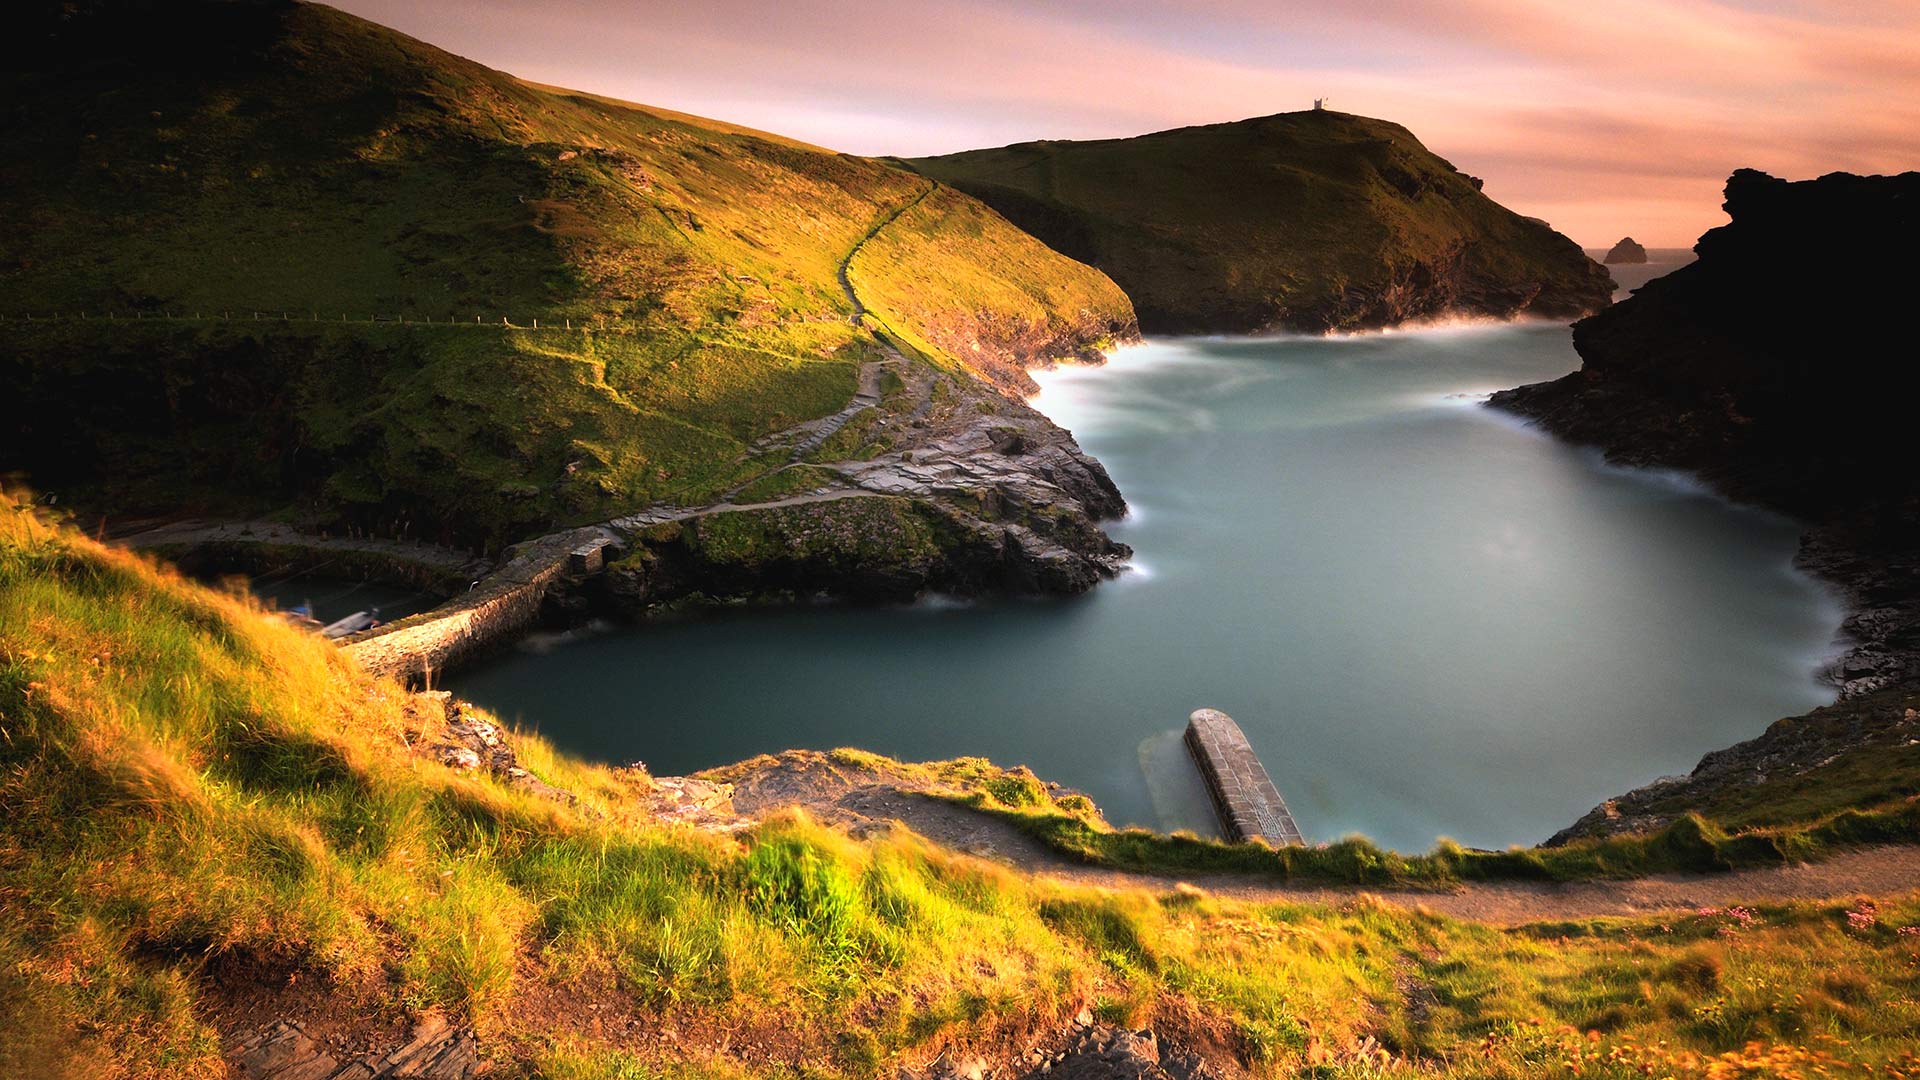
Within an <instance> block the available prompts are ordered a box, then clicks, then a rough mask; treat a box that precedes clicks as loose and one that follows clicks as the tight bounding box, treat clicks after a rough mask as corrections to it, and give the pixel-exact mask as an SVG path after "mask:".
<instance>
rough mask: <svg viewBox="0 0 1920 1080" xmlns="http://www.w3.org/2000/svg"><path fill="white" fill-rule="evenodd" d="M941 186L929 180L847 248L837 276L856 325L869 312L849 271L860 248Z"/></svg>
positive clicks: (835, 272) (836, 270)
mask: <svg viewBox="0 0 1920 1080" xmlns="http://www.w3.org/2000/svg"><path fill="white" fill-rule="evenodd" d="M939 187H940V184H939V182H938V181H934V180H929V181H927V186H926V189H925V190H923V191H921V192H920V194H918V195H915V196H914V197H913V198H911V199H909V200H908V201H906V202H904V203H901V204H900V205H899V206H898V207H896V208H895V209H894V211H893V212H892V213H890V214H888V215H887V216H886V217H883V218H881V219H880V220H879V221H876V222H874V223H873V227H872V228H870V229H868V230H867V232H866V235H864V236H862V237H861V238H860V239H858V240H856V241H854V244H853V247H851V248H849V249H847V253H846V255H845V256H843V257H842V258H841V260H840V265H839V266H838V267H836V268H835V269H834V274H835V276H836V277H838V278H839V279H840V291H841V292H844V293H846V294H847V303H849V304H851V305H853V317H852V319H853V323H854V325H856V326H858V325H860V322H861V320H862V319H864V318H866V314H867V305H865V304H863V303H861V302H860V294H859V293H857V292H855V291H854V288H853V280H852V278H850V277H848V272H849V271H850V270H851V269H852V268H853V259H854V256H856V255H858V254H860V249H861V248H863V247H866V246H867V241H869V240H872V239H873V238H874V237H876V236H878V235H880V231H881V230H882V229H885V228H886V227H887V226H889V225H891V224H893V223H894V222H896V221H899V220H900V216H901V215H902V214H905V213H906V212H907V211H909V210H911V209H913V208H914V207H916V206H919V205H920V204H921V203H923V202H925V201H926V200H927V196H929V195H931V194H933V193H934V192H935V191H936V190H938V189H939ZM875 336H879V335H875ZM881 344H882V345H887V344H888V342H887V341H886V339H885V338H881Z"/></svg>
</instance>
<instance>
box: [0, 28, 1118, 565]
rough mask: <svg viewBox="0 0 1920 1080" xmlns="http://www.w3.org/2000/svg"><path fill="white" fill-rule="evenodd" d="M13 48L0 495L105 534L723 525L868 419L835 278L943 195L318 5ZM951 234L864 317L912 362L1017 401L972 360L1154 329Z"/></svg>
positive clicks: (1043, 253) (993, 245) (862, 355)
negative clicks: (221, 528) (3, 490)
mask: <svg viewBox="0 0 1920 1080" xmlns="http://www.w3.org/2000/svg"><path fill="white" fill-rule="evenodd" d="M23 23H24V26H25V30H23V33H22V37H23V39H24V40H34V41H36V42H37V43H38V46H39V47H37V48H36V49H34V50H31V51H30V52H28V53H27V54H26V60H25V64H24V66H21V67H16V68H12V69H10V70H9V72H8V74H7V75H6V76H4V78H5V82H6V87H7V94H8V101H9V111H8V121H7V123H6V124H5V125H4V127H0V214H4V215H5V218H6V220H7V221H8V222H9V225H10V227H9V228H8V229H6V230H4V231H0V297H3V298H4V299H0V309H4V310H0V317H4V320H5V321H4V323H0V343H3V344H0V381H4V382H5V384H6V385H8V386H10V387H16V388H19V389H20V390H21V391H23V393H21V394H20V395H19V396H18V397H17V398H16V401H17V402H19V403H22V404H24V405H25V406H26V407H25V408H24V409H23V410H22V418H23V419H24V421H25V423H24V424H23V425H21V426H19V427H17V428H16V427H12V426H10V428H9V430H8V431H7V432H6V433H5V435H0V460H4V461H5V462H6V463H7V464H9V465H11V466H16V467H25V468H26V469H27V470H28V471H29V473H30V475H31V476H32V478H33V480H34V482H35V483H36V484H37V485H38V486H39V487H41V488H42V489H52V490H56V491H57V492H60V493H63V494H68V495H75V496H80V497H82V498H83V499H84V500H85V501H88V502H89V503H90V504H96V505H99V506H102V507H106V508H112V509H118V510H135V509H138V510H178V509H213V510H218V511H258V510H262V509H270V508H274V507H281V506H287V505H295V504H297V505H299V506H301V507H303V508H305V509H307V510H309V511H312V512H315V513H318V514H320V515H322V516H323V517H324V516H326V515H332V516H335V517H337V518H340V519H344V520H345V521H347V522H349V523H354V522H357V523H359V524H361V525H362V526H369V525H371V526H376V527H382V528H389V527H400V526H399V525H397V524H396V523H411V525H412V527H413V528H414V529H415V530H416V532H430V533H437V534H440V535H444V536H448V537H453V538H461V539H489V538H509V539H510V538H514V537H515V535H516V534H517V533H521V532H524V531H526V530H529V529H532V528H535V527H539V526H542V525H545V524H549V523H551V522H555V521H572V520H583V519H588V518H593V517H603V516H607V515H608V514H610V513H613V512H617V511H620V510H624V509H628V508H631V507H634V506H636V505H640V504H645V503H649V502H654V501H658V500H669V501H680V502H697V501H700V500H703V499H706V498H709V497H711V496H712V495H713V494H715V493H717V492H718V491H720V490H724V489H726V488H728V487H731V486H733V485H736V484H738V483H741V482H743V481H745V480H749V479H751V478H752V477H754V476H755V475H758V474H760V473H762V472H764V471H765V470H766V469H767V468H768V467H770V463H768V462H763V461H756V460H754V459H753V455H752V454H751V453H750V452H749V446H750V444H751V443H752V442H753V441H754V440H755V439H756V438H758V437H760V436H761V435H764V434H767V433H769V432H774V431H779V430H782V429H784V428H788V427H790V426H792V425H794V424H796V423H798V422H801V421H804V420H808V419H812V418H815V417H820V416H823V415H827V414H830V413H833V412H835V411H836V410H838V409H839V408H841V407H842V406H843V405H845V404H846V403H847V401H848V399H849V398H850V397H851V396H852V395H853V393H854V391H855V387H856V377H857V370H858V365H859V363H860V362H862V361H863V360H869V359H877V358H879V356H880V353H879V351H878V350H879V346H878V344H877V342H876V340H875V338H874V337H873V336H872V335H871V334H869V333H868V332H866V331H865V330H864V329H862V328H861V327H858V326H855V325H853V324H852V322H851V321H850V318H851V316H852V314H853V305H852V303H851V302H850V300H849V299H848V296H847V294H846V292H845V291H844V290H843V288H842V285H841V281H840V270H841V265H842V262H843V261H844V260H846V259H848V257H849V255H850V254H852V253H853V252H854V250H855V248H856V246H857V245H859V244H860V243H861V241H862V240H863V238H865V237H866V236H867V235H868V234H869V232H871V231H872V230H874V228H875V227H876V226H877V225H880V224H881V223H883V222H886V221H888V220H890V219H891V218H892V216H893V215H894V214H896V213H897V212H899V211H900V210H901V209H902V208H904V207H907V206H910V205H913V204H915V202H916V200H921V199H922V198H923V197H925V196H926V195H927V194H928V192H929V187H930V185H929V183H928V181H926V180H925V179H923V178H921V177H918V176H915V175H913V174H911V173H908V172H905V171H903V170H900V169H898V168H895V167H892V166H889V165H887V164H884V163H881V162H876V161H871V160H866V159H861V158H854V157H848V156H845V155H840V154H834V153H830V152H827V151H823V150H819V149H816V148H811V147H807V146H804V145H802V144H798V143H793V142H789V141H785V140H779V139H775V138H772V137H766V136H762V135H759V134H758V133H753V132H750V131H746V130H744V129H740V128H735V127H731V126H729V125H725V124H718V123H713V122H708V121H702V120H700V119H698V118H694V117H688V116H684V115H682V114H677V113H668V112H664V111H659V112H656V111H651V110H648V109H646V108H645V107H642V106H634V105H626V104H623V103H619V102H614V101H610V100H608V99H604V98H599V97H593V96H588V95H582V94H572V93H569V92H565V91H555V90H549V89H545V88H540V87H535V86H532V85H530V84H527V83H524V82H521V81H518V80H516V79H514V78H512V77H510V76H507V75H505V74H502V73H500V72H496V71H492V70H490V69H488V68H485V67H482V66H480V65H478V64H474V63H471V62H469V61H466V60H463V59H461V58H459V57H455V56H452V55H449V54H447V53H445V52H442V51H441V50H438V49H435V48H433V47H431V46H429V45H425V44H423V43H421V42H418V41H414V40H412V39H409V38H406V37H404V36H402V35H400V34H397V33H394V32H392V31H389V30H386V29H384V28H382V27H379V26H376V25H373V24H371V23H368V22H365V21H363V20H360V19H357V18H353V17H351V16H348V15H345V14H342V13H340V12H338V11H335V10H332V9H330V8H326V7H322V6H319V5H313V4H299V3H291V2H283V0H242V2H232V3H223V2H215V0H191V2H187V3H180V4H168V5H148V4H139V3H127V2H117V0H113V2H109V0H99V2H83V3H43V4H37V5H34V6H32V7H31V8H30V9H29V11H28V13H27V16H26V17H25V19H24V20H23ZM927 204H928V205H929V206H930V207H931V206H940V207H945V208H946V209H945V210H944V211H942V213H941V214H940V215H939V216H937V217H935V216H928V217H926V218H924V219H915V220H914V221H913V222H912V223H911V225H912V227H911V229H910V230H902V232H901V234H900V235H898V236H895V235H891V234H888V235H886V237H885V239H886V241H887V243H888V245H889V246H890V247H895V248H900V249H902V250H904V251H906V252H908V253H909V254H910V255H911V257H912V262H913V267H914V271H915V272H914V274H913V275H912V276H911V277H910V278H902V279H900V280H897V281H889V282H887V283H886V289H885V290H884V291H885V295H884V297H880V296H878V295H876V297H875V298H866V297H863V298H862V299H863V301H864V303H865V304H866V305H867V306H868V307H869V308H871V309H872V311H873V314H874V316H875V317H876V318H878V319H880V320H881V321H883V322H884V323H885V324H886V325H887V326H889V327H891V328H892V329H893V330H894V331H895V332H896V333H897V334H898V335H899V336H900V337H901V338H902V339H904V340H910V341H912V342H914V343H915V344H916V345H917V346H918V347H919V349H920V355H918V356H916V358H915V359H916V362H926V363H932V364H935V365H938V366H942V367H945V368H947V369H949V370H951V371H955V372H962V371H966V372H977V371H983V370H987V369H993V370H995V371H1003V369H1004V366H1005V364H1006V362H1007V361H1006V358H1005V357H1002V356H999V355H974V354H973V353H972V352H971V351H968V352H964V353H962V352H956V351H952V350H951V349H950V348H949V345H950V343H952V342H954V341H958V340H962V339H965V340H969V341H971V340H974V339H975V338H978V339H979V340H983V341H988V342H1001V341H1012V340H1014V339H1017V340H1018V342H1019V345H1020V347H1021V348H1022V349H1023V350H1024V354H1023V355H1022V357H1021V359H1022V360H1027V359H1043V358H1046V357H1052V356H1066V355H1072V354H1073V353H1075V352H1077V351H1079V350H1081V349H1084V348H1085V347H1086V346H1087V345H1089V344H1090V343H1093V342H1096V341H1100V340H1105V339H1108V338H1110V337H1112V336H1115V335H1123V334H1125V333H1128V332H1129V331H1130V329H1131V327H1132V322H1133V317H1132V312H1131V309H1130V307H1129V305H1128V303H1127V300H1126V298H1125V297H1124V296H1123V295H1122V294H1121V293H1120V292H1119V291H1118V289H1117V288H1115V287H1114V285H1113V284H1112V282H1110V281H1108V280H1107V279H1106V278H1105V277H1104V276H1102V275H1101V274H1099V273H1098V272H1097V271H1093V270H1091V269H1089V268H1087V267H1084V266H1081V265H1078V264H1075V263H1073V262H1071V261H1069V260H1067V259H1064V258H1061V257H1059V256H1058V255H1056V254H1054V253H1053V252H1051V251H1049V250H1048V249H1047V248H1045V247H1044V246H1042V245H1041V244H1039V243H1037V242H1035V241H1034V240H1033V239H1032V238H1030V237H1028V236H1027V235H1025V234H1024V233H1022V232H1020V231H1019V230H1017V229H1014V228H1013V227H1011V226H1009V225H1008V224H1007V223H1006V222H1005V221H1004V220H1002V219H1001V218H1000V217H999V216H998V215H996V214H994V213H993V212H991V211H988V210H986V209H985V208H983V207H980V206H979V205H978V204H975V203H973V202H972V201H971V200H968V199H966V198H965V197H964V196H960V195H957V194H956V193H954V192H951V191H946V190H942V191H940V192H939V193H938V194H937V195H935V196H934V197H932V198H930V199H928V200H927ZM863 273H864V270H863V267H861V266H860V265H858V262H857V261H856V265H854V266H853V267H851V268H850V277H849V281H850V283H852V284H854V285H856V286H858V285H862V284H864V279H863ZM877 292H878V290H876V293H877ZM929 312H939V313H941V317H942V319H943V320H944V321H943V322H942V324H941V325H939V326H935V325H933V324H932V323H931V322H930V321H928V318H927V313H929ZM260 313H264V315H261V314H260ZM83 315H84V319H83V318H82V316H83ZM30 316H31V317H33V319H34V321H33V322H27V321H26V320H27V319H28V317H30ZM56 316H58V318H57V319H56V318H55V317H56ZM50 320H52V321H50ZM536 320H537V323H538V329H537V330H536V329H535V328H534V327H535V324H536ZM503 321H505V322H510V323H511V327H512V328H508V327H506V326H503V325H502V324H503ZM976 325H977V326H978V327H979V328H982V332H980V333H978V334H975V333H972V332H971V328H973V327H974V326H976ZM1009 328H1018V332H1017V333H1010V332H1009Z"/></svg>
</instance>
